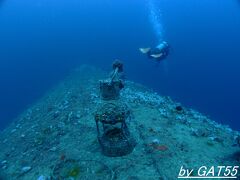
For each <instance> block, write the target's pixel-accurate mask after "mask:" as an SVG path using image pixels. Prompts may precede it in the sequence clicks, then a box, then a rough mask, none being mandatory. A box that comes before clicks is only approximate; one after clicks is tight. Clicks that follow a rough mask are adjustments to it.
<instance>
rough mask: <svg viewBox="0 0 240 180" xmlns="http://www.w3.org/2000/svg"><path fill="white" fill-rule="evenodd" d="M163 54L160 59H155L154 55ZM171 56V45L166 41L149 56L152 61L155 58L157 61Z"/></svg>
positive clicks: (152, 50)
mask: <svg viewBox="0 0 240 180" xmlns="http://www.w3.org/2000/svg"><path fill="white" fill-rule="evenodd" d="M156 54H162V55H161V56H160V57H159V58H154V57H153V56H152V55H156ZM168 54H169V45H168V43H166V42H165V41H164V42H163V43H161V44H159V45H158V46H157V47H156V48H154V49H151V50H150V51H148V53H147V55H148V57H149V58H150V59H152V58H154V59H156V60H157V61H160V60H163V59H165V58H166V57H167V56H168Z"/></svg>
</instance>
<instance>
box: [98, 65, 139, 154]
mask: <svg viewBox="0 0 240 180" xmlns="http://www.w3.org/2000/svg"><path fill="white" fill-rule="evenodd" d="M122 76H123V64H122V63H121V62H119V61H116V62H115V63H114V64H113V71H112V73H111V75H110V78H108V79H106V80H101V81H100V94H101V98H102V100H103V101H102V103H101V105H100V107H99V108H98V109H97V112H96V114H95V121H96V126H97V133H98V141H99V144H100V146H101V149H102V152H103V154H104V155H106V156H111V157H116V156H124V155H127V154H129V153H131V152H132V151H133V149H134V147H135V145H136V142H135V140H134V139H133V137H132V136H131V135H130V132H129V130H128V127H127V124H126V121H127V122H129V120H130V117H131V116H130V109H129V108H128V106H127V105H126V104H125V103H124V102H123V100H121V99H120V90H121V89H122V88H123V87H124V84H123V79H121V77H122Z"/></svg>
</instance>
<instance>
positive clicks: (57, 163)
mask: <svg viewBox="0 0 240 180" xmlns="http://www.w3.org/2000/svg"><path fill="white" fill-rule="evenodd" d="M104 77H106V74H105V73H104V72H102V71H100V70H98V69H95V68H93V67H88V66H82V67H80V68H79V69H77V70H76V71H74V72H73V73H72V74H71V75H70V76H69V77H67V78H66V79H65V80H64V81H63V82H62V83H61V84H59V85H58V86H56V87H55V88H54V89H53V90H51V91H50V92H48V93H47V94H46V95H45V96H44V97H43V98H42V99H40V100H39V101H38V102H37V103H36V104H34V105H33V106H32V107H30V108H29V109H27V110H26V111H25V112H23V113H22V114H21V115H20V116H19V118H17V119H16V120H15V121H14V122H13V123H12V124H11V125H10V126H9V127H8V128H6V129H5V130H4V131H3V132H1V136H0V149H1V151H0V160H1V161H0V168H1V175H0V176H1V177H0V179H6V180H7V179H10V180H15V179H17V180H19V179H20V180H21V179H23V180H29V179H31V180H34V179H36V180H37V179H38V180H43V179H104V180H108V179H109V180H112V179H119V180H122V179H126V180H133V179H134V180H137V179H139V180H142V179H143V180H152V179H169V180H172V179H176V178H177V176H178V173H179V170H180V168H181V166H183V167H185V168H191V169H197V168H199V167H200V166H202V165H205V166H217V165H239V162H240V158H239V154H240V153H239V151H240V149H239V133H238V132H235V131H232V130H231V129H230V128H229V127H227V126H223V125H220V124H218V123H216V122H214V121H212V120H210V119H209V118H208V117H206V116H204V115H202V114H200V113H198V112H196V111H194V110H192V109H189V108H186V107H182V106H181V105H180V104H179V103H176V102H174V101H172V100H171V99H170V98H169V97H162V96H160V95H158V94H156V93H154V92H152V91H150V90H149V89H147V88H146V87H144V86H142V85H139V84H136V83H133V82H126V83H125V88H124V90H122V92H121V97H122V98H123V99H124V100H125V101H126V103H128V106H129V107H130V109H131V110H132V114H133V115H132V118H131V123H129V129H131V134H132V135H133V136H134V139H135V140H136V141H137V145H136V146H135V148H134V150H133V152H132V153H130V154H128V155H126V156H123V157H107V156H104V155H103V154H102V153H101V148H100V146H99V143H98V140H97V136H96V135H97V134H96V127H95V121H94V116H93V114H94V113H95V111H96V107H97V106H98V105H99V104H101V98H100V97H99V93H98V92H99V91H98V81H99V79H103V78H104ZM191 175H192V176H193V175H195V173H192V174H191Z"/></svg>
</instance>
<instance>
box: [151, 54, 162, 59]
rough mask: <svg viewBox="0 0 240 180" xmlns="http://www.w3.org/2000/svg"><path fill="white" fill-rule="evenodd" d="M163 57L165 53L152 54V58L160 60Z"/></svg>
mask: <svg viewBox="0 0 240 180" xmlns="http://www.w3.org/2000/svg"><path fill="white" fill-rule="evenodd" d="M162 55H163V53H160V54H151V55H150V56H151V57H153V58H160V57H161V56H162Z"/></svg>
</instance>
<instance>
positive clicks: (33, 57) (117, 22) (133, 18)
mask: <svg viewBox="0 0 240 180" xmlns="http://www.w3.org/2000/svg"><path fill="white" fill-rule="evenodd" d="M239 32H240V3H239V1H238V0H211V1H209V0H201V1H199V0H184V1H179V0H131V1H127V0H122V1H111V0H105V1H98V0H81V1H79V0H68V1H63V0H34V1H32V0H22V1H19V0H0V84H1V88H0V120H1V122H0V123H1V125H0V126H1V128H4V127H6V125H7V124H9V122H11V121H12V120H13V118H15V117H17V115H18V114H19V113H20V112H22V111H23V110H24V109H26V108H27V107H28V106H30V105H31V104H32V103H34V102H35V101H37V99H38V98H40V97H41V96H42V95H43V94H44V93H46V92H47V90H48V89H50V88H52V87H53V86H54V85H55V84H57V83H58V82H59V81H61V80H62V79H63V78H64V77H65V76H66V75H67V74H68V72H69V71H71V69H74V68H75V67H77V66H79V65H81V64H85V63H87V64H91V65H95V66H98V67H101V68H104V69H106V70H109V68H110V64H111V62H112V61H113V60H114V59H116V58H119V59H122V60H123V61H124V63H125V67H126V68H125V69H126V72H127V77H128V78H129V79H131V80H134V81H137V82H140V83H143V84H145V85H147V86H148V87H150V88H152V89H154V90H156V91H157V92H159V93H160V94H162V95H168V96H171V97H172V98H173V99H175V100H177V101H179V102H181V103H182V104H183V105H185V106H187V107H191V108H194V109H197V110H199V111H200V112H202V113H204V114H207V115H209V116H210V117H211V118H212V119H214V120H215V121H218V122H221V123H224V124H229V125H230V126H231V127H232V128H234V129H238V130H240V123H239V121H238V120H239V108H240V106H239V102H240V94H239V92H240V71H239V69H240V62H239V61H240V53H239V50H240V34H239ZM161 40H167V41H168V42H169V43H170V45H171V53H170V56H169V57H168V58H167V60H166V61H163V62H162V63H161V64H160V65H159V66H156V64H155V63H154V62H152V61H151V60H149V59H147V58H146V57H145V56H143V55H142V54H140V53H139V51H138V48H139V47H146V46H156V45H157V43H159V41H161ZM143 72H144V73H143Z"/></svg>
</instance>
